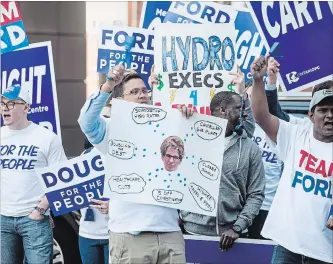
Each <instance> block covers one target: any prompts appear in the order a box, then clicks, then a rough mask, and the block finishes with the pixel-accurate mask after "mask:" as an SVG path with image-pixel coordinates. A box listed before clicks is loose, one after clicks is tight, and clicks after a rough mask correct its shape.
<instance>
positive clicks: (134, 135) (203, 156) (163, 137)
mask: <svg viewBox="0 0 333 264" xmlns="http://www.w3.org/2000/svg"><path fill="white" fill-rule="evenodd" d="M109 122H110V128H111V129H110V132H109V134H108V135H106V136H108V155H107V157H106V163H105V164H106V171H107V173H106V178H105V185H104V196H105V197H108V198H111V199H114V200H124V201H129V202H134V203H143V204H153V205H160V206H166V207H171V208H177V209H181V210H186V211H191V212H195V213H199V214H204V215H211V216H215V215H216V210H217V202H218V196H219V185H220V178H221V168H222V161H223V153H224V137H225V129H226V125H227V120H224V119H220V118H216V117H212V116H205V115H199V114H196V113H195V114H194V115H193V116H192V117H191V118H189V119H186V118H185V117H183V116H182V114H181V113H180V112H179V111H178V110H176V109H170V108H163V109H162V108H159V107H156V106H150V105H144V106H143V105H140V104H135V103H131V102H126V101H123V100H117V99H115V101H114V102H113V103H112V113H111V119H110V121H109ZM203 150H209V151H203Z"/></svg>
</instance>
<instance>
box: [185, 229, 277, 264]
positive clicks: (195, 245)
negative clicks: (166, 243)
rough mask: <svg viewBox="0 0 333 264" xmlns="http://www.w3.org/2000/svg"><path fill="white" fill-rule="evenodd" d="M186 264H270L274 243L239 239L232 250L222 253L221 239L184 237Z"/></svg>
mask: <svg viewBox="0 0 333 264" xmlns="http://www.w3.org/2000/svg"><path fill="white" fill-rule="evenodd" d="M184 238H185V252H186V263H187V264H192V263H196V264H199V263H202V264H205V263H221V264H240V263H241V264H254V263H255V264H270V263H271V260H272V255H273V250H274V246H275V245H276V244H275V243H274V242H272V241H268V240H254V239H242V238H240V239H237V240H236V241H235V243H234V245H233V246H232V248H231V249H228V250H227V251H224V252H223V251H221V250H220V247H219V240H220V238H219V237H207V236H187V235H186V236H184Z"/></svg>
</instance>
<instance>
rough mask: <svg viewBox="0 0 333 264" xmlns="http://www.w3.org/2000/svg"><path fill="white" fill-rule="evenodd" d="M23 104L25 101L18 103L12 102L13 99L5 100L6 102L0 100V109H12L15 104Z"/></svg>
mask: <svg viewBox="0 0 333 264" xmlns="http://www.w3.org/2000/svg"><path fill="white" fill-rule="evenodd" d="M18 104H19V105H25V103H18V102H13V101H9V102H7V103H5V102H1V103H0V108H1V109H2V110H4V109H6V108H7V109H8V110H12V109H14V107H15V105H18Z"/></svg>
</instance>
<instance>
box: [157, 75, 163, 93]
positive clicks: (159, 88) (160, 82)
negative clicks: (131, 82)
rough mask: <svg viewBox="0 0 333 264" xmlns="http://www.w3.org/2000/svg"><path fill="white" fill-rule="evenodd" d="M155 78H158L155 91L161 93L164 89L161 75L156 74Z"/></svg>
mask: <svg viewBox="0 0 333 264" xmlns="http://www.w3.org/2000/svg"><path fill="white" fill-rule="evenodd" d="M157 78H158V86H157V90H159V91H161V90H162V89H163V87H164V83H163V82H162V80H161V79H162V75H161V74H158V75H157Z"/></svg>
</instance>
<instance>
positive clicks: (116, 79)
mask: <svg viewBox="0 0 333 264" xmlns="http://www.w3.org/2000/svg"><path fill="white" fill-rule="evenodd" d="M124 73H125V67H124V65H122V64H119V65H117V66H116V67H114V68H113V69H111V70H110V71H109V72H108V74H107V75H106V82H105V83H104V84H103V85H102V87H101V90H102V91H104V92H106V93H111V92H112V91H113V88H114V87H115V86H117V84H119V83H121V81H122V80H123V78H124Z"/></svg>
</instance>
